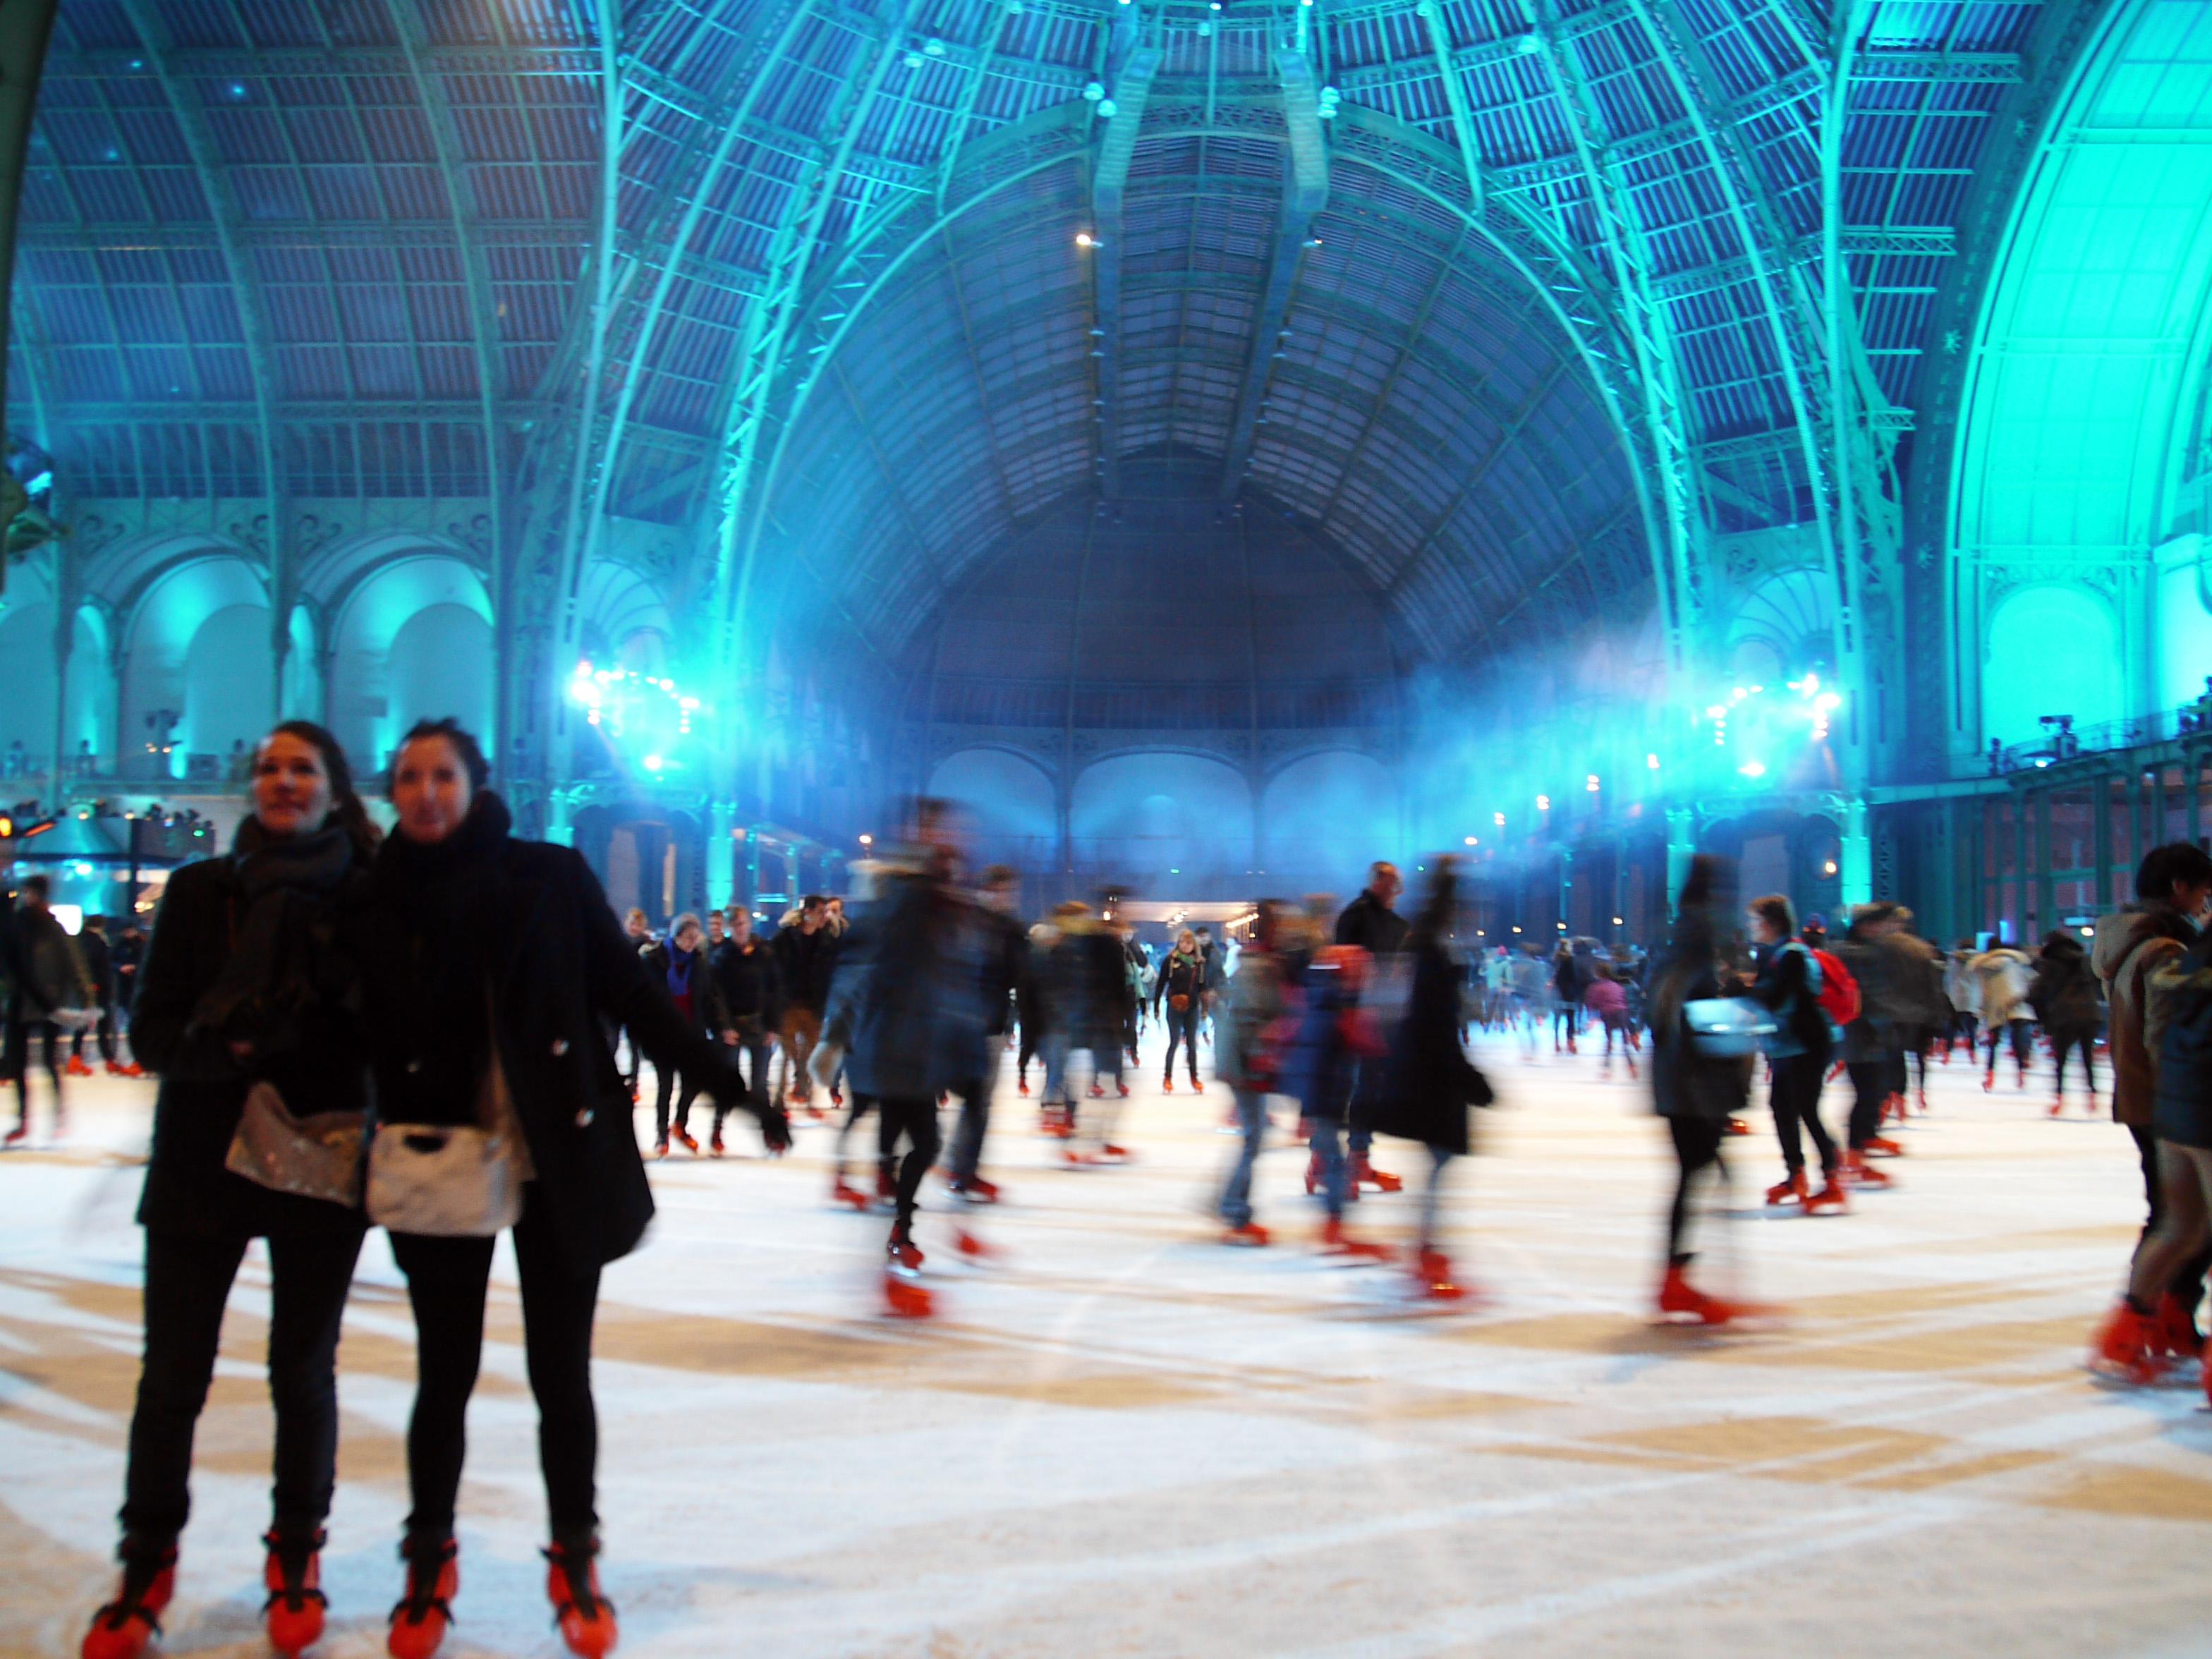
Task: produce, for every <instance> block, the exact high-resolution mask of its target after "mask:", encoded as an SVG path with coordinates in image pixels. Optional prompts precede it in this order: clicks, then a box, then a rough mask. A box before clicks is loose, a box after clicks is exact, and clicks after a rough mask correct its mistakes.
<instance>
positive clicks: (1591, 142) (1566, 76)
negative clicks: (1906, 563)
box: [1521, 0, 1703, 671]
mask: <svg viewBox="0 0 2212 1659" xmlns="http://www.w3.org/2000/svg"><path fill="white" fill-rule="evenodd" d="M1521 4H1522V11H1523V13H1524V15H1527V17H1528V22H1529V27H1531V28H1532V29H1533V30H1534V32H1535V33H1536V35H1537V38H1538V40H1539V42H1540V44H1541V48H1542V51H1543V55H1544V58H1545V60H1546V62H1547V64H1548V65H1549V66H1550V68H1551V70H1552V74H1553V79H1555V80H1556V81H1557V82H1559V84H1560V85H1561V86H1562V87H1564V88H1565V89H1566V91H1567V93H1568V97H1567V99H1566V103H1567V106H1568V112H1569V114H1570V116H1571V120H1570V121H1569V123H1568V131H1569V133H1570V135H1571V137H1572V138H1573V140H1574V143H1575V149H1576V153H1577V158H1578V160H1579V161H1580V163H1581V168H1582V172H1583V175H1584V176H1585V177H1586V178H1588V179H1589V186H1590V197H1591V204H1592V205H1593V206H1594V207H1595V209H1596V210H1597V212H1596V215H1595V217H1596V219H1597V223H1598V229H1599V234H1600V240H1601V245H1602V246H1603V247H1604V249H1605V252H1606V255H1607V259H1608V261H1609V262H1610V264H1612V267H1613V281H1614V283H1615V284H1616V286H1617V288H1618V290H1619V292H1618V295H1617V302H1618V304H1619V305H1620V311H1621V321H1622V322H1623V324H1624V325H1626V329H1627V332H1628V337H1629V342H1630V346H1631V349H1632V350H1633V351H1634V353H1635V356H1636V371H1637V381H1638V390H1639V391H1640V392H1641V393H1642V396H1643V403H1644V408H1643V411H1642V412H1643V416H1644V422H1643V423H1644V432H1645V436H1646V441H1647V442H1648V443H1649V444H1650V447H1651V454H1650V458H1649V459H1650V465H1651V467H1652V469H1653V472H1654V475H1655V477H1654V482H1655V483H1656V485H1657V487H1658V491H1659V499H1658V500H1657V501H1656V502H1654V503H1653V506H1654V507H1656V509H1657V516H1658V520H1659V526H1660V528H1661V529H1662V532H1663V533H1664V534H1665V536H1666V538H1667V546H1666V548H1665V550H1664V553H1663V556H1662V558H1660V559H1659V560H1658V561H1657V562H1658V565H1659V578H1660V579H1659V582H1658V588H1659V601H1660V616H1661V619H1662V623H1664V625H1665V627H1666V630H1667V653H1668V665H1669V666H1670V667H1672V668H1674V669H1675V670H1676V671H1680V670H1682V669H1684V668H1686V667H1687V665H1688V663H1689V655H1690V648H1691V644H1692V640H1693V638H1694V637H1695V635H1696V634H1697V632H1698V630H1699V625H1700V620H1701V617H1702V612H1703V594H1702V592H1701V589H1700V587H1699V583H1698V581H1697V578H1696V572H1695V571H1694V569H1693V565H1692V561H1693V556H1694V554H1693V545H1692V544H1693V542H1694V541H1695V539H1696V534H1697V527H1698V507H1697V500H1698V497H1697V481H1696V476H1695V474H1694V472H1693V471H1692V466H1691V460H1690V440H1689V412H1688V410H1687V408H1686V405H1685V401H1684V398H1683V397H1682V390H1681V373H1680V362H1679V359H1678V357H1677V356H1676V352H1675V348H1674V334H1673V330H1672V327H1671V325H1670V319H1669V318H1668V313H1667V310H1666V307H1665V305H1664V302H1662V301H1661V300H1660V299H1659V298H1658V296H1657V295H1655V294H1654V293H1653V292H1652V278H1651V274H1650V249H1649V247H1648V246H1647V244H1646V241H1645V238H1644V227H1643V225H1642V223H1641V222H1639V221H1638V218H1637V216H1636V215H1635V213H1634V211H1633V210H1632V206H1631V198H1630V193H1629V190H1628V185H1627V183H1626V179H1624V178H1623V176H1622V173H1621V169H1620V164H1619V162H1617V161H1614V160H1613V158H1612V156H1611V155H1609V154H1608V153H1607V149H1606V142H1607V140H1606V131H1605V124H1604V117H1603V113H1602V110H1601V106H1600V104H1599V102H1598V100H1597V95H1596V93H1595V89H1594V88H1592V86H1591V84H1590V82H1589V78H1588V77H1587V76H1584V75H1583V70H1582V64H1581V62H1580V60H1579V59H1578V58H1577V56H1576V53H1575V46H1574V44H1573V41H1574V36H1573V33H1571V30H1572V25H1571V22H1570V21H1569V20H1567V19H1565V18H1563V17H1562V16H1561V15H1559V10H1558V8H1557V4H1556V0H1521ZM1601 9H1603V8H1601ZM1590 15H1593V14H1591V13H1589V12H1584V13H1581V14H1578V15H1577V21H1579V20H1580V19H1586V18H1588V17H1589V16H1590ZM1657 551H1658V550H1655V552H1657Z"/></svg>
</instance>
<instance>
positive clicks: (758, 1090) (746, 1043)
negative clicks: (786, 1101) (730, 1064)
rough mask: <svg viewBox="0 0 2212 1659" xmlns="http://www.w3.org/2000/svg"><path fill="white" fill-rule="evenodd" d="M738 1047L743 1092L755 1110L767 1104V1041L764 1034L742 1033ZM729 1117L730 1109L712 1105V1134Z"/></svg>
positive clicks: (719, 1104)
mask: <svg viewBox="0 0 2212 1659" xmlns="http://www.w3.org/2000/svg"><path fill="white" fill-rule="evenodd" d="M738 1048H741V1049H742V1050H743V1051H744V1055H745V1092H746V1093H747V1094H748V1095H750V1097H752V1102H753V1104H754V1106H755V1107H756V1108H758V1107H763V1106H766V1105H767V1104H768V1054H769V1039H768V1037H767V1036H766V1035H765V1034H762V1035H759V1036H756V1035H754V1034H753V1033H751V1032H744V1033H741V1034H740V1035H739V1036H738ZM690 1105H691V1103H690V1101H688V1100H687V1101H685V1102H684V1109H685V1110H686V1111H688V1110H690ZM729 1115H730V1109H729V1108H728V1107H727V1106H726V1105H724V1104H723V1103H721V1102H720V1101H717V1102H715V1103H714V1133H716V1134H720V1133H722V1120H723V1119H724V1118H726V1117H727V1116H729Z"/></svg>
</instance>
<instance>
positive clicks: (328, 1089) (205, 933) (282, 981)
mask: <svg viewBox="0 0 2212 1659" xmlns="http://www.w3.org/2000/svg"><path fill="white" fill-rule="evenodd" d="M254 823H255V821H254V820H252V819H248V820H247V826H246V827H245V828H242V829H241V830H240V842H239V845H238V847H237V848H235V849H234V851H233V852H232V853H231V854H229V855H228V857H224V858H217V859H208V860H203V861H202V862H200V863H197V864H187V865H185V866H183V867H182V868H180V869H179V870H178V871H177V872H175V873H174V874H173V875H172V876H171V877H170V878H169V881H168V885H167V887H166V888H165V889H164V890H163V892H162V896H161V910H160V912H159V914H158V915H156V917H155V922H154V936H153V939H152V941H151V942H150V943H149V945H148V947H147V951H146V958H145V963H144V965H143V969H141V971H140V973H139V975H138V988H137V999H136V1003H135V1006H134V1012H133V1013H132V1017H131V1054H132V1055H133V1057H134V1058H135V1059H137V1061H138V1063H139V1064H140V1065H142V1066H145V1067H146V1069H147V1070H148V1071H149V1072H152V1073H155V1074H156V1075H157V1076H159V1077H160V1079H161V1090H160V1092H159V1093H158V1094H157V1095H156V1096H155V1101H154V1144H153V1150H152V1152H151V1154H150V1155H149V1158H148V1161H147V1166H146V1186H145V1190H144V1194H143V1196H142V1197H141V1199H140V1200H139V1205H138V1219H139V1221H140V1222H141V1223H142V1224H143V1225H145V1226H146V1227H147V1228H148V1229H149V1231H154V1232H157V1233H176V1234H183V1235H186V1236H189V1237H197V1238H218V1237H229V1238H235V1237H265V1236H268V1235H270V1234H282V1235H284V1236H286V1237H298V1236H301V1235H313V1234H321V1233H328V1232H331V1231H339V1232H343V1231H347V1230H349V1229H350V1230H352V1231H360V1230H361V1229H362V1228H363V1227H365V1226H366V1225H368V1224H367V1221H366V1219H365V1218H363V1216H362V1212H361V1211H360V1210H359V1209H357V1208H355V1207H353V1206H345V1205H338V1204H332V1203H329V1202H326V1201H325V1200H320V1199H313V1198H302V1197H299V1196H297V1195H295V1194H289V1193H277V1192H272V1191H270V1189H269V1188H266V1187H263V1186H260V1185H259V1184H258V1183H256V1182H251V1181H247V1180H246V1179H245V1178H244V1177H243V1176H235V1175H233V1174H231V1173H230V1172H229V1171H228V1170H226V1169H225V1168H224V1167H223V1160H224V1158H225V1155H226V1154H227V1153H228V1152H229V1150H230V1142H231V1137H232V1136H234V1134H236V1133H237V1132H238V1120H239V1115H240V1111H241V1110H242V1109H244V1107H245V1104H246V1093H247V1091H249V1090H250V1089H251V1088H252V1086H253V1085H254V1084H255V1083H257V1082H260V1081H264V1080H265V1081H267V1082H269V1083H270V1084H272V1085H274V1086H275V1088H276V1092H277V1093H278V1094H279V1095H280V1096H281V1097H283V1101H284V1103H285V1105H286V1106H287V1107H289V1109H291V1110H292V1111H293V1112H294V1113H295V1114H296V1115H299V1116H301V1117H309V1116H313V1115H316V1114H318V1113H322V1112H333V1111H362V1110H365V1109H367V1107H368V1052H367V1048H366V1045H365V1042H364V1039H363V1036H362V1031H361V1030H360V1022H359V1017H358V1001H359V987H358V984H357V981H356V973H355V969H354V964H353V957H352V955H351V952H350V951H349V948H348V945H347V938H348V934H349V927H350V922H351V921H352V919H353V918H354V917H355V916H356V915H357V914H358V908H359V906H360V904H361V902H362V896H363V894H364V891H365V890H366V887H367V884H368V878H367V875H366V873H365V872H364V871H363V870H362V867H361V866H360V864H359V862H358V860H356V858H354V857H353V856H352V855H351V853H350V849H348V850H347V852H346V854H344V855H343V856H339V857H334V858H332V859H331V860H329V861H327V862H326V863H324V864H322V865H320V866H317V867H316V868H315V869H314V870H313V871H312V872H307V871H303V872H301V879H300V880H299V881H297V882H287V881H283V880H281V879H280V880H275V881H266V882H264V880H263V879H261V878H262V875H263V871H262V869H261V867H260V866H255V867H254V868H253V869H252V870H251V871H248V870H247V869H246V866H248V864H249V862H250V860H252V858H253V856H254V848H255V847H256V845H257V842H258V834H257V832H256V830H255V829H254V828H253V826H254ZM339 840H340V842H343V836H340V837H339ZM264 906H265V907H269V908H266V909H261V908H258V907H264ZM273 933H281V934H282V935H283V937H282V939H270V935H271V934H273ZM244 938H252V939H262V940H264V941H267V942H268V944H269V945H273V949H271V950H270V956H271V958H272V962H273V963H281V966H277V967H276V968H275V969H274V971H273V972H272V973H270V974H268V975H242V974H241V972H240V969H241V966H242V964H241V963H240V962H239V961H238V960H237V958H238V957H239V955H240V951H239V942H240V939H244ZM235 1042H245V1043H248V1044H250V1045H252V1052H251V1053H250V1054H247V1055H246V1056H244V1057H240V1055H239V1054H237V1053H236V1052H235V1050H234V1048H233V1046H232V1045H233V1044H234V1043H235Z"/></svg>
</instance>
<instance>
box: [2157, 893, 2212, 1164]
mask: <svg viewBox="0 0 2212 1659" xmlns="http://www.w3.org/2000/svg"><path fill="white" fill-rule="evenodd" d="M2151 1002H2152V1006H2153V1008H2154V1016H2153V1018H2152V1019H2151V1022H2150V1024H2151V1025H2152V1026H2153V1027H2154V1028H2155V1029H2157V1030H2158V1036H2157V1038H2156V1041H2157V1044H2158V1096H2157V1104H2156V1105H2155V1106H2154V1107H2153V1108H2152V1110H2151V1128H2152V1129H2153V1131H2154V1133H2156V1134H2157V1136H2158V1138H2159V1139H2160V1140H2171V1141H2172V1142H2173V1143H2174V1144H2175V1145H2177V1146H2194V1147H2199V1148H2212V933H2203V934H2199V935H2198V936H2197V942H2196V943H2195V944H2193V945H2191V946H2190V947H2189V949H2188V950H2187V951H2185V952H2183V953H2182V954H2181V955H2180V956H2178V957H2173V958H2172V960H2170V961H2168V962H2167V963H2166V964H2165V965H2164V966H2163V967H2161V968H2160V969H2159V970H2158V975H2157V980H2156V981H2155V983H2154V987H2153V988H2152V994H2151Z"/></svg>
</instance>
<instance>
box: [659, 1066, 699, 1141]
mask: <svg viewBox="0 0 2212 1659" xmlns="http://www.w3.org/2000/svg"><path fill="white" fill-rule="evenodd" d="M654 1076H655V1077H656V1078H657V1079H658V1086H657V1088H656V1091H655V1093H654V1096H653V1142H654V1144H655V1145H656V1146H666V1145H667V1144H668V1098H669V1097H670V1096H671V1094H676V1068H675V1067H674V1066H660V1067H659V1068H658V1069H657V1070H656V1072H655V1073H654ZM698 1098H699V1085H697V1084H696V1083H694V1082H692V1081H691V1079H690V1078H688V1077H687V1078H685V1079H684V1088H683V1092H682V1093H681V1094H678V1095H677V1096H676V1127H678V1128H679V1129H689V1128H690V1127H691V1103H692V1102H694V1101H696V1099H698Z"/></svg>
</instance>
